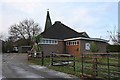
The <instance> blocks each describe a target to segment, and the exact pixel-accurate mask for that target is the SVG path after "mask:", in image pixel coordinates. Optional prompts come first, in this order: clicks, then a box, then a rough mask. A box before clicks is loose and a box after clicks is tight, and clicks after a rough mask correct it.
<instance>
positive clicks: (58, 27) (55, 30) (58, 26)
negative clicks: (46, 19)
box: [41, 21, 89, 39]
mask: <svg viewBox="0 0 120 80" xmlns="http://www.w3.org/2000/svg"><path fill="white" fill-rule="evenodd" d="M84 33H85V32H84ZM41 35H42V36H43V38H51V39H67V38H75V37H89V36H86V35H83V34H82V33H78V32H76V31H75V30H73V29H71V28H69V27H68V26H66V25H64V24H63V23H61V22H60V21H56V22H55V23H54V24H53V25H52V26H51V27H50V28H48V29H47V30H45V31H44V32H42V33H41Z"/></svg>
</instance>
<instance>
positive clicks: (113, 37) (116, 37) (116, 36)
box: [107, 26, 120, 45]
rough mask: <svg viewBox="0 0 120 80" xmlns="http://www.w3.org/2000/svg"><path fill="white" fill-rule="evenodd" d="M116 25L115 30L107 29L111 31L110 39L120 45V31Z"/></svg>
mask: <svg viewBox="0 0 120 80" xmlns="http://www.w3.org/2000/svg"><path fill="white" fill-rule="evenodd" d="M115 28H116V26H115V27H114V31H113V32H112V31H107V32H108V33H109V36H110V39H111V40H112V42H113V43H114V45H120V41H119V39H120V33H119V32H117V31H116V29H115Z"/></svg>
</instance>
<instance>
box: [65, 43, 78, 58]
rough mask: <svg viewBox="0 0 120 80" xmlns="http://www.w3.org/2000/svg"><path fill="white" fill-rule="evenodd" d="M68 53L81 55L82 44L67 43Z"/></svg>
mask: <svg viewBox="0 0 120 80" xmlns="http://www.w3.org/2000/svg"><path fill="white" fill-rule="evenodd" d="M66 53H70V54H75V56H79V55H80V44H78V45H66Z"/></svg>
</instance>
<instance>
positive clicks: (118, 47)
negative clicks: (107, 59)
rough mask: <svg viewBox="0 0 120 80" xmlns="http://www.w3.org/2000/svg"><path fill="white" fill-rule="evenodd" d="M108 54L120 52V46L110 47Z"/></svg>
mask: <svg viewBox="0 0 120 80" xmlns="http://www.w3.org/2000/svg"><path fill="white" fill-rule="evenodd" d="M107 52H120V45H108V46H107Z"/></svg>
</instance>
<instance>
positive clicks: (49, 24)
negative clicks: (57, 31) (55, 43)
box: [45, 10, 52, 30]
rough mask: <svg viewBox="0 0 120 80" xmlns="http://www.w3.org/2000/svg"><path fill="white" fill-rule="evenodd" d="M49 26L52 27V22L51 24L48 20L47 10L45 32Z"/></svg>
mask: <svg viewBox="0 0 120 80" xmlns="http://www.w3.org/2000/svg"><path fill="white" fill-rule="evenodd" d="M50 26H52V22H51V19H50V14H49V10H47V16H46V23H45V30H47V29H48V28H49V27H50Z"/></svg>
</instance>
